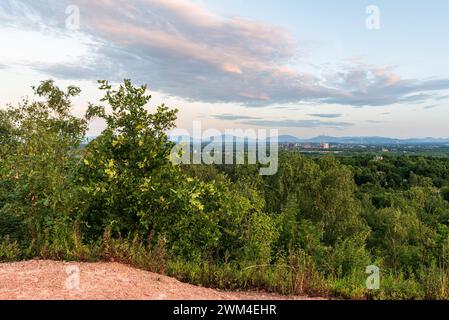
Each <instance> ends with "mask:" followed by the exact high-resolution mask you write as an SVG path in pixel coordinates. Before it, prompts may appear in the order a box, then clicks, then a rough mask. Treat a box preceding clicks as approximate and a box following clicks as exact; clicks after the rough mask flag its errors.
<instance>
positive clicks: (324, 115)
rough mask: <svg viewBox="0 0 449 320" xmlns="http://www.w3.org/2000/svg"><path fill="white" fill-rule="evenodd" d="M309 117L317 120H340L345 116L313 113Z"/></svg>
mask: <svg viewBox="0 0 449 320" xmlns="http://www.w3.org/2000/svg"><path fill="white" fill-rule="evenodd" d="M309 116H311V117H317V118H328V119H335V118H340V117H342V116H343V115H342V114H341V113H311V114H309Z"/></svg>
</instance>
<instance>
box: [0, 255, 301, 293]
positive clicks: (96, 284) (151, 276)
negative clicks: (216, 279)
mask: <svg viewBox="0 0 449 320" xmlns="http://www.w3.org/2000/svg"><path fill="white" fill-rule="evenodd" d="M0 299H1V300H17V299H26V300H62V299H70V300H98V299H101V300H259V299H262V300H284V299H295V300H307V299H308V298H306V297H297V296H295V297H285V296H280V295H275V294H269V293H263V292H222V291H217V290H213V289H207V288H203V287H197V286H193V285H190V284H185V283H181V282H179V281H178V280H176V279H173V278H170V277H166V276H161V275H158V274H155V273H151V272H147V271H143V270H139V269H134V268H131V267H129V266H126V265H122V264H118V263H69V262H55V261H39V260H34V261H26V262H16V263H3V264H0Z"/></svg>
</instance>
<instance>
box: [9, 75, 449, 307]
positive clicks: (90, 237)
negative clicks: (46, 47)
mask: <svg viewBox="0 0 449 320" xmlns="http://www.w3.org/2000/svg"><path fill="white" fill-rule="evenodd" d="M33 89H34V93H35V96H36V98H35V100H33V101H32V100H29V99H28V98H25V99H24V100H23V101H22V102H21V103H20V104H19V105H18V106H16V107H12V106H9V107H8V108H7V109H6V110H1V111H0V137H1V139H0V261H15V260H19V259H28V258H35V257H39V258H47V259H66V260H82V261H96V260H105V261H118V262H122V263H127V264H131V265H134V266H137V267H139V268H143V269H147V270H151V271H155V272H159V273H167V274H169V275H173V276H175V277H177V278H179V279H180V280H184V281H189V282H192V283H196V284H202V285H206V286H211V287H218V288H222V289H254V288H259V289H264V290H268V291H275V292H280V293H284V294H310V295H334V296H339V297H344V298H356V299H364V298H369V299H388V298H394V299H426V298H427V299H447V298H448V292H449V285H448V281H449V271H448V270H449V260H448V259H447V252H448V248H449V163H448V162H447V158H433V157H427V156H385V157H384V160H382V161H373V160H372V159H371V158H370V157H368V156H366V155H362V156H357V155H353V156H346V157H341V158H337V157H332V156H324V157H318V158H310V157H305V156H303V155H301V154H299V153H297V152H282V153H281V154H280V159H279V170H278V172H277V173H276V174H275V175H273V176H265V177H262V176H260V175H259V173H258V165H225V166H207V165H191V166H187V165H186V166H178V165H175V164H173V163H172V161H171V157H172V154H171V153H172V150H173V146H174V145H173V143H171V142H170V140H169V139H168V136H167V132H168V131H169V130H170V129H172V128H174V125H175V120H176V113H177V111H176V110H171V109H169V108H168V107H166V106H165V105H161V106H159V107H157V108H156V109H155V111H154V113H151V112H150V111H149V109H148V104H149V102H150V98H151V96H149V95H148V94H147V93H146V87H145V86H140V87H136V86H134V85H133V84H132V83H131V81H129V80H125V81H124V83H123V84H122V85H120V86H119V87H118V88H117V89H114V88H113V87H112V86H111V85H110V84H109V83H108V82H107V81H100V90H102V91H103V93H104V98H103V99H102V100H101V102H100V105H94V104H90V105H89V108H88V111H87V114H86V115H85V117H84V118H78V117H75V116H74V115H73V114H72V111H71V107H72V103H71V99H72V98H73V97H75V96H77V95H78V94H79V93H80V90H79V89H78V88H76V87H68V88H67V89H66V90H65V91H63V90H61V89H59V88H58V87H57V86H56V85H55V84H54V83H53V82H52V81H44V82H42V83H41V84H40V85H39V86H38V87H36V88H33ZM94 118H100V119H102V120H103V121H104V122H105V123H106V128H105V130H104V131H103V132H102V133H101V135H100V136H98V137H97V138H96V139H94V140H93V141H91V142H89V143H83V141H84V140H83V139H84V137H85V134H86V130H87V128H88V122H89V121H90V120H92V119H94ZM372 264H374V265H376V266H378V267H379V268H380V270H381V288H380V290H377V291H370V290H368V289H367V288H366V284H365V280H366V277H367V275H366V274H365V268H366V267H367V266H369V265H372Z"/></svg>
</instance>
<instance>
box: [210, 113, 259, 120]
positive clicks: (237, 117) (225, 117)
mask: <svg viewBox="0 0 449 320" xmlns="http://www.w3.org/2000/svg"><path fill="white" fill-rule="evenodd" d="M213 117H214V118H215V119H218V120H232V121H235V120H255V119H260V118H257V117H251V116H241V115H238V114H230V113H226V114H219V115H215V116H213Z"/></svg>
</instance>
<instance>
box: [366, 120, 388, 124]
mask: <svg viewBox="0 0 449 320" xmlns="http://www.w3.org/2000/svg"><path fill="white" fill-rule="evenodd" d="M366 122H368V123H372V124H379V123H385V121H380V120H366Z"/></svg>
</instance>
